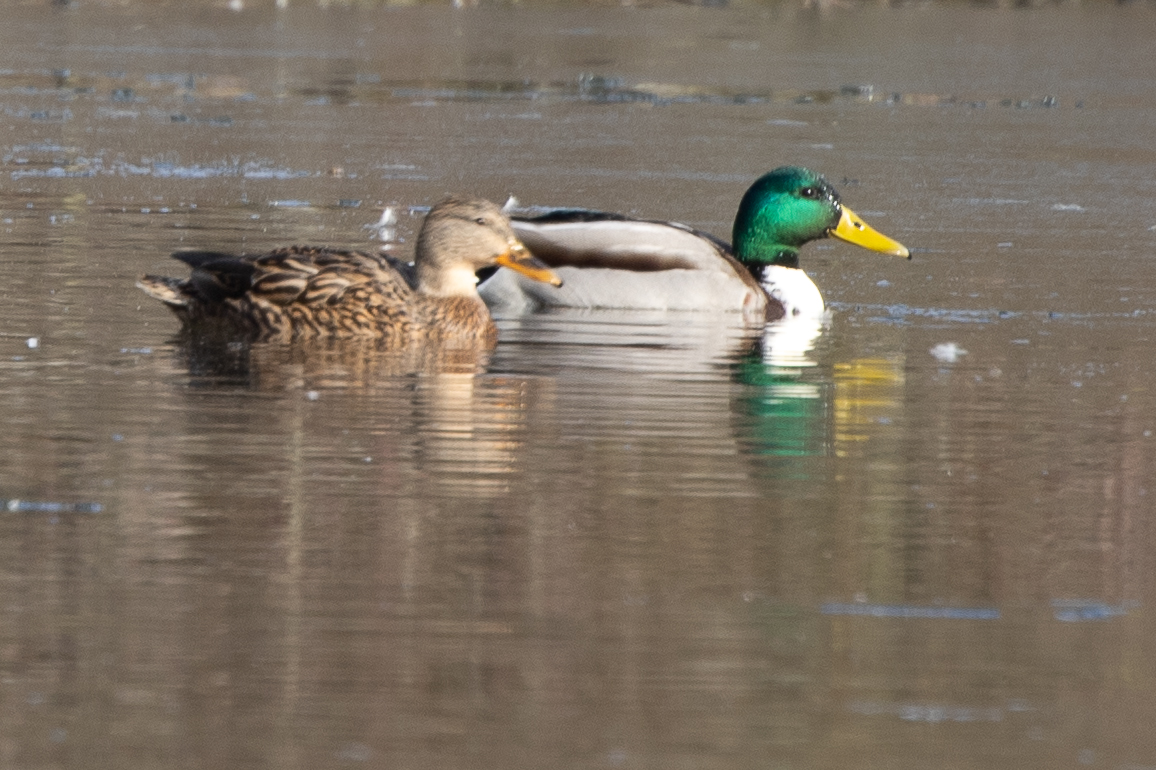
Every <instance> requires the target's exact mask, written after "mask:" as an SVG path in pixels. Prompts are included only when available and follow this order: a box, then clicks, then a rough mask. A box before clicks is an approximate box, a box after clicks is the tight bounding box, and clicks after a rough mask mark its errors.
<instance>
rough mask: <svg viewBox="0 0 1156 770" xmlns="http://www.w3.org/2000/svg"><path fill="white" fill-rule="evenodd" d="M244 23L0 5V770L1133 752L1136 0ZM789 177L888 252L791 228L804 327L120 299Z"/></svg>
mask: <svg viewBox="0 0 1156 770" xmlns="http://www.w3.org/2000/svg"><path fill="white" fill-rule="evenodd" d="M289 5H290V7H289V8H284V9H280V10H278V9H275V8H274V7H273V3H271V2H269V3H262V4H258V3H251V4H248V7H246V8H245V9H243V10H240V11H231V10H228V9H226V8H224V7H217V6H215V5H209V4H194V3H187V4H163V5H162V4H156V5H153V4H143V3H134V2H128V3H123V4H100V3H90V2H78V3H73V4H70V5H50V4H48V3H43V4H36V5H30V4H26V3H20V2H8V3H5V4H4V8H3V13H4V19H5V23H4V24H3V25H0V234H2V235H3V252H2V257H0V298H2V300H3V306H2V310H0V403H2V404H3V408H2V409H0V415H2V419H3V423H2V426H3V429H2V431H0V458H2V459H0V499H2V500H3V501H5V504H4V507H5V509H6V510H7V513H3V514H0V767H3V768H22V769H32V768H62V767H69V768H73V767H75V768H81V767H83V768H86V769H87V768H117V770H132V769H134V768H142V769H143V768H156V767H190V768H193V767H197V768H200V767H228V768H279V769H280V768H310V769H313V768H326V767H350V766H352V767H357V766H365V767H383V768H403V767H404V768H439V769H443V768H481V767H492V768H504V767H510V768H515V767H516V768H546V767H612V768H613V767H623V768H662V769H663V770H670V769H671V768H691V767H693V768H740V767H741V768H747V767H749V768H767V767H775V768H845V767H855V768H928V767H934V768H985V769H987V768H1024V767H1029V768H1061V767H1073V768H1075V767H1094V768H1113V769H1115V770H1141V769H1142V768H1153V767H1156V731H1153V729H1152V725H1153V724H1156V624H1154V621H1153V617H1154V613H1153V610H1154V608H1156V527H1154V526H1153V524H1152V521H1153V510H1154V507H1156V506H1154V505H1153V501H1152V499H1151V498H1153V497H1156V490H1153V482H1154V475H1156V392H1154V390H1153V381H1154V374H1156V369H1154V366H1156V364H1154V363H1153V362H1154V361H1156V260H1154V259H1153V257H1154V256H1156V129H1154V128H1153V126H1156V91H1154V90H1153V89H1152V83H1153V82H1156V36H1153V35H1152V31H1153V30H1154V29H1156V8H1154V6H1153V5H1152V4H1151V3H1134V4H1130V5H1114V4H1108V3H1087V4H1067V5H1063V6H1046V7H1036V8H1017V9H1014V10H1012V9H1005V8H999V7H995V6H994V5H992V6H971V5H959V4H939V5H934V4H910V5H905V6H902V7H896V8H889V7H881V6H861V5H858V4H852V3H846V4H836V5H833V6H831V5H830V4H820V5H818V6H808V7H804V6H802V5H797V4H793V3H776V4H769V5H754V4H747V3H738V4H733V5H725V4H724V5H723V6H722V7H698V6H682V5H677V6H667V5H661V4H660V5H654V6H648V7H610V6H602V5H598V4H565V5H549V6H547V5H544V6H535V7H519V6H493V5H489V4H486V3H483V4H482V5H481V6H480V7H472V8H459V9H454V8H451V7H446V6H441V5H425V6H410V7H387V6H375V5H368V4H367V5H363V6H358V7H350V6H346V5H339V4H331V7H313V6H308V7H306V6H305V4H298V3H295V2H294V3H290V4H289ZM1073 41H1075V42H1073ZM784 163H795V164H802V165H807V166H811V167H814V168H816V169H819V170H821V171H823V172H824V173H826V174H827V175H828V176H829V178H830V179H831V180H832V182H834V183H835V184H836V186H838V187H839V188H840V190H841V191H842V193H843V196H844V199H845V200H846V201H847V202H848V203H849V204H850V205H851V206H852V207H854V209H855V210H856V211H858V212H859V213H860V214H862V215H863V216H864V217H865V218H866V219H868V221H870V222H871V223H872V224H873V225H875V226H877V227H878V228H879V229H880V230H882V231H884V232H886V233H888V234H890V235H893V236H894V237H896V238H898V239H900V240H902V241H904V242H905V243H907V244H908V245H909V246H912V247H914V250H915V259H914V260H913V261H912V262H910V263H906V262H901V261H898V260H887V259H881V258H879V257H877V256H875V255H871V254H868V253H867V252H863V251H857V250H855V249H854V248H852V247H849V246H846V245H844V244H835V243H833V242H823V243H819V244H813V245H811V246H808V247H807V248H806V249H805V251H804V258H803V259H804V266H805V267H806V268H807V269H808V271H809V272H810V273H811V274H812V275H813V276H814V277H815V280H816V281H817V283H818V284H819V285H820V286H821V287H822V289H823V291H824V294H825V296H826V298H827V300H828V302H829V303H830V304H831V306H832V309H833V313H832V319H831V324H830V326H829V327H828V328H826V329H825V330H822V333H821V334H819V336H817V337H816V338H814V339H810V338H809V337H804V338H803V342H802V343H800V342H799V341H798V338H797V337H796V338H793V339H792V338H790V335H789V334H780V333H778V332H777V331H776V330H768V332H767V334H766V335H765V338H764V339H761V340H757V339H756V340H752V339H750V338H749V336H745V335H744V334H743V332H742V330H741V329H739V328H738V327H737V322H738V319H737V318H725V317H724V318H720V317H714V316H711V315H709V314H650V313H634V314H631V313H622V312H593V311H591V312H565V313H554V314H540V315H530V316H524V317H506V318H502V319H501V331H502V342H501V343H500V344H499V346H498V348H497V349H496V350H495V351H493V353H492V354H489V355H480V354H479V355H456V356H447V355H441V354H438V353H436V352H431V351H411V352H408V353H383V352H380V351H375V350H372V349H368V350H367V349H365V347H364V346H362V347H358V346H349V345H345V346H341V345H331V346H324V345H323V346H314V347H311V348H310V347H297V348H284V347H277V346H262V345H253V346H246V345H231V346H214V345H211V344H191V345H190V344H184V343H181V342H180V341H178V340H177V339H176V338H175V332H176V322H175V319H174V318H172V317H171V315H170V314H169V313H168V312H167V311H165V310H164V308H163V307H161V306H159V304H158V303H155V302H153V301H151V300H149V299H148V298H147V297H145V296H144V295H143V294H141V293H140V292H139V291H138V290H137V289H135V288H134V287H133V280H134V278H135V276H136V275H137V274H139V273H141V272H146V271H148V272H170V273H173V274H179V272H180V270H181V266H180V265H177V264H176V263H172V262H171V260H169V259H168V258H167V256H166V255H167V254H168V253H169V252H171V251H172V250H173V249H176V248H179V247H182V246H201V247H208V248H217V249H237V250H243V249H248V250H257V249H260V248H264V247H268V246H272V245H276V244H285V243H290V242H294V241H304V242H311V243H325V244H330V245H334V246H352V247H358V248H373V247H374V241H373V237H374V233H375V231H374V228H373V225H374V223H375V222H377V220H378V218H379V216H380V214H381V209H382V207H383V206H387V205H388V206H394V207H396V209H397V211H398V212H399V214H400V221H399V223H398V228H397V237H398V238H399V239H400V240H401V241H402V244H401V246H400V251H401V252H402V253H404V251H405V249H406V248H407V242H408V239H409V238H411V237H412V234H413V232H414V228H415V226H416V224H417V223H418V222H419V221H420V216H421V215H422V213H423V212H424V210H425V209H424V207H426V206H429V205H430V204H431V203H432V202H434V201H436V200H437V199H439V198H440V197H442V196H443V195H444V194H445V193H447V192H451V191H454V192H464V193H470V194H476V195H484V196H488V197H491V198H494V199H495V200H499V201H501V200H504V199H505V197H506V196H507V195H509V194H515V195H517V196H518V199H519V200H520V201H521V202H522V203H523V204H524V205H528V206H535V205H582V206H589V207H595V208H604V209H609V210H617V211H625V212H630V213H634V214H638V215H643V216H648V217H664V218H671V219H678V220H681V221H685V222H687V223H689V224H692V225H694V226H697V227H700V228H704V229H707V230H709V231H712V232H715V233H717V234H719V235H721V236H724V237H725V236H727V234H728V231H729V228H730V222H731V217H732V216H733V213H734V210H735V208H736V205H737V201H738V199H739V197H740V196H741V194H742V192H743V190H744V189H745V188H746V186H747V185H748V184H749V183H750V181H751V180H752V179H753V178H754V177H755V176H757V175H758V174H760V173H762V172H763V171H765V170H768V169H770V168H773V167H775V166H778V165H781V164H784ZM779 331H781V330H779ZM808 340H809V341H808ZM933 351H934V352H933ZM963 351H966V352H963Z"/></svg>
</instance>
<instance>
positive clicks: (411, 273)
mask: <svg viewBox="0 0 1156 770" xmlns="http://www.w3.org/2000/svg"><path fill="white" fill-rule="evenodd" d="M173 256H174V257H175V258H177V259H179V260H181V261H182V262H185V263H186V264H188V265H189V266H190V267H192V268H193V273H192V275H191V276H190V277H189V278H188V279H177V278H165V277H159V276H147V275H146V276H143V277H142V278H141V279H140V280H139V281H138V282H137V285H138V286H140V287H141V288H142V289H143V290H144V291H145V292H147V293H148V294H149V295H150V296H153V297H155V298H157V299H159V300H161V301H162V302H164V303H165V304H166V305H168V306H169V307H170V308H171V309H172V310H173V312H175V313H176V314H177V316H178V317H179V318H180V319H181V321H182V322H183V323H184V324H185V326H186V327H188V328H189V329H190V331H215V332H218V333H224V334H231V335H238V336H244V337H249V338H258V339H280V340H292V339H299V338H321V337H334V338H341V337H345V338H351V337H373V338H378V339H381V340H383V341H385V342H387V343H389V344H391V345H393V344H396V345H405V344H408V343H411V342H451V341H455V340H457V341H461V342H477V343H482V344H492V343H493V342H494V341H496V339H497V329H496V327H495V326H494V323H493V320H492V319H491V318H490V314H489V311H488V310H487V309H486V306H485V304H484V303H483V302H482V300H481V298H480V297H479V296H478V293H477V290H476V289H475V287H474V272H475V271H476V270H479V269H481V268H483V267H488V266H490V265H495V264H503V265H506V266H509V267H512V268H513V269H515V270H518V271H520V272H523V273H525V274H527V275H530V276H531V277H535V278H537V279H538V280H545V281H551V282H555V283H558V279H557V278H556V277H554V276H553V274H552V273H550V272H549V271H548V270H547V269H546V268H545V266H544V265H541V264H540V263H538V262H537V261H536V260H534V258H533V257H532V256H531V255H530V254H529V252H527V251H526V250H525V248H524V247H523V246H522V245H521V243H520V242H519V241H518V240H517V238H516V237H515V236H514V233H513V230H512V229H511V228H510V225H509V222H508V221H507V219H506V218H505V216H504V215H503V214H502V213H501V212H500V210H499V209H498V208H497V206H495V205H494V204H493V203H490V202H489V201H483V200H463V199H458V198H450V199H447V200H445V201H443V202H441V203H439V204H438V205H437V206H435V207H434V208H433V209H431V210H430V213H429V216H428V217H426V220H425V222H424V223H423V224H422V227H421V230H420V232H419V233H418V237H417V246H416V249H415V255H414V264H413V266H412V267H411V266H408V265H403V264H400V263H398V262H396V261H395V260H392V259H391V258H389V257H385V256H377V255H373V254H365V253H361V252H356V251H340V250H335V249H326V248H317V247H308V246H289V247H286V248H281V249H277V250H275V251H272V252H269V253H268V254H264V255H261V256H233V255H229V254H221V253H217V252H208V251H182V252H177V253H176V254H174V255H173Z"/></svg>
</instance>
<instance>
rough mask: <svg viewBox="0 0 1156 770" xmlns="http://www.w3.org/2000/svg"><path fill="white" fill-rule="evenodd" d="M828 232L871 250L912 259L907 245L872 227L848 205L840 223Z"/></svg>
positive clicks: (844, 209)
mask: <svg viewBox="0 0 1156 770" xmlns="http://www.w3.org/2000/svg"><path fill="white" fill-rule="evenodd" d="M828 232H829V233H830V234H831V235H833V236H835V237H836V238H838V239H840V240H844V241H847V243H853V244H855V245H856V246H862V247H863V248H865V249H871V251H879V252H882V253H884V254H891V255H892V256H895V257H903V258H904V259H911V252H910V251H909V250H908V249H907V247H906V246H904V245H903V244H902V243H900V242H899V241H894V240H892V239H890V238H888V237H887V236H886V235H884V234H883V233H881V232H879V231H878V230H876V229H875V228H873V227H871V225H869V224H867V223H866V222H864V221H863V220H862V218H861V217H860V216H859V215H858V214H856V213H855V212H854V211H852V210H851V209H849V208H847V207H846V206H843V214H842V216H840V217H839V224H838V225H836V226H835V229H834V230H830V231H828Z"/></svg>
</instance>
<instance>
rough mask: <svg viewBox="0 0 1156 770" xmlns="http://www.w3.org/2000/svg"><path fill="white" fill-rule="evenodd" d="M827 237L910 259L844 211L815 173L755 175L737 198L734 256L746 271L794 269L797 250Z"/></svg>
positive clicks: (788, 169) (791, 170) (790, 170)
mask: <svg viewBox="0 0 1156 770" xmlns="http://www.w3.org/2000/svg"><path fill="white" fill-rule="evenodd" d="M828 235H834V236H835V237H837V238H841V239H843V240H846V241H849V242H851V243H855V244H857V245H859V246H862V247H864V248H866V249H871V250H872V251H880V252H883V253H885V254H894V255H895V256H899V257H904V258H910V256H911V255H910V252H908V250H907V249H906V247H904V246H903V245H902V244H900V243H898V242H897V241H893V240H891V239H890V238H888V237H887V236H885V235H882V234H880V233H878V232H876V231H875V230H873V229H871V227H870V226H868V225H867V224H866V223H865V222H863V220H862V219H860V218H859V217H858V216H856V215H855V213H854V212H852V211H851V210H850V209H848V208H847V207H846V206H844V205H843V204H842V203H841V202H840V200H839V193H837V192H835V188H834V187H832V186H831V185H830V183H829V182H828V181H827V180H826V179H824V178H823V176H822V175H821V174H818V173H816V172H814V171H811V170H810V169H808V168H802V167H799V166H782V167H781V168H777V169H775V170H774V171H771V172H770V173H768V174H764V175H763V176H761V177H760V178H759V179H758V180H756V181H755V183H754V184H752V185H751V186H750V188H749V189H748V190H747V191H746V194H745V195H743V199H742V202H741V203H740V204H739V212H738V214H736V215H735V226H734V233H733V244H734V251H735V257H737V258H738V260H739V261H740V262H742V263H743V264H744V265H746V266H747V267H752V268H754V267H759V266H762V265H784V266H787V267H798V266H799V247H800V246H802V245H803V244H804V243H806V242H807V241H813V240H815V239H817V238H826V237H827V236H828Z"/></svg>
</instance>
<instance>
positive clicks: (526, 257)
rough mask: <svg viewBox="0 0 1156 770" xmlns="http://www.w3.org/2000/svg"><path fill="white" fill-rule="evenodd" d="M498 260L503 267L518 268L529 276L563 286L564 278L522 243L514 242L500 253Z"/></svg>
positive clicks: (517, 269)
mask: <svg viewBox="0 0 1156 770" xmlns="http://www.w3.org/2000/svg"><path fill="white" fill-rule="evenodd" d="M496 262H497V263H498V264H499V265H501V266H502V267H508V268H510V269H511V270H516V271H517V272H519V273H521V274H522V275H524V276H526V277H527V278H532V279H534V280H535V281H541V282H542V283H548V284H550V285H551V286H561V285H562V279H561V278H559V277H558V274H557V273H555V272H554V271H553V270H551V269H550V268H549V266H548V265H547V264H546V263H545V262H543V261H541V260H540V259H538V258H537V257H535V256H534V255H533V254H531V253H530V252H529V250H527V249H526V247H525V246H523V245H522V244H521V243H513V244H511V245H510V248H509V249H508V250H507V251H505V252H504V253H502V254H500V255H498V258H497V260H496Z"/></svg>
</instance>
